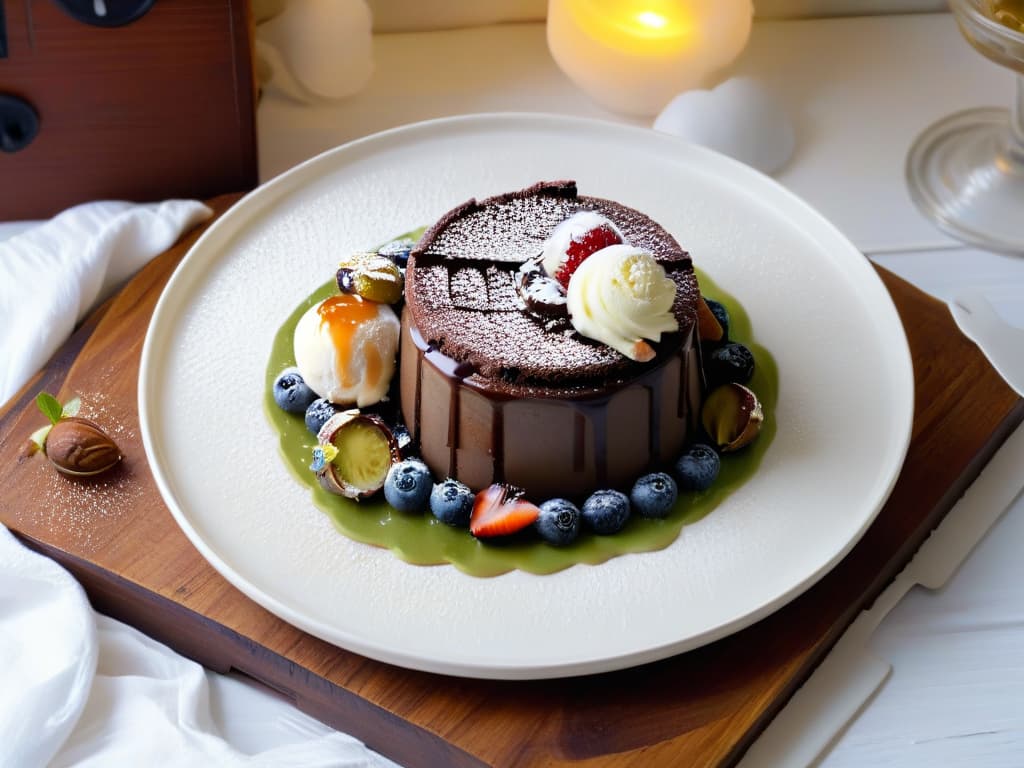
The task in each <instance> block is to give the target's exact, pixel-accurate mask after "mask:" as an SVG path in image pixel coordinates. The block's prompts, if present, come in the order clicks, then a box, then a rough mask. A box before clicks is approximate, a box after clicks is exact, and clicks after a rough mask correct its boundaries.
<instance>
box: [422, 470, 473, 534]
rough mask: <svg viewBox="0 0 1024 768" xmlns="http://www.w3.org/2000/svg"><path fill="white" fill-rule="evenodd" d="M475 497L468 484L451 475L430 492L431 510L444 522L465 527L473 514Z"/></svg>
mask: <svg viewBox="0 0 1024 768" xmlns="http://www.w3.org/2000/svg"><path fill="white" fill-rule="evenodd" d="M473 499H474V495H473V491H471V490H470V489H469V486H468V485H466V484H465V483H460V482H459V481H458V480H455V479H453V478H450V477H449V478H448V479H447V480H445V481H444V482H440V483H437V484H435V485H434V490H432V491H431V492H430V512H431V514H432V515H433V516H434V517H436V518H437V519H438V520H440V521H441V522H442V523H447V524H448V525H452V526H455V527H456V528H465V527H467V526H468V525H469V518H470V515H472V514H473Z"/></svg>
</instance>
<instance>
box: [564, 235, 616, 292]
mask: <svg viewBox="0 0 1024 768" xmlns="http://www.w3.org/2000/svg"><path fill="white" fill-rule="evenodd" d="M621 242H622V238H621V237H619V235H618V233H617V232H616V231H615V230H614V229H612V228H611V227H610V226H608V225H607V224H602V225H601V226H599V227H594V228H593V229H588V230H587V231H586V232H584V233H583V234H582V235H580V236H579V237H574V238H573V239H572V240H571V241H570V242H569V247H568V248H567V249H566V251H565V261H564V262H562V266H560V267H559V268H558V271H557V272H556V273H555V279H556V280H557V281H558V282H560V283H561V284H562V287H563V288H568V287H569V278H570V277H572V273H573V272H575V271H576V268H577V267H578V266H579V265H580V264H582V263H583V261H584V259H586V258H587V257H588V256H590V255H591V254H592V253H597V252H598V251H600V250H601V249H602V248H607V247H608V246H609V245H618V244H619V243H621Z"/></svg>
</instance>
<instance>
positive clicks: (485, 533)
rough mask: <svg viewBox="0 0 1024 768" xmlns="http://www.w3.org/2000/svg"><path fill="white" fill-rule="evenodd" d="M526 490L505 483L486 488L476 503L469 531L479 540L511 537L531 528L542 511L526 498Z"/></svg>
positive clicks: (474, 503)
mask: <svg viewBox="0 0 1024 768" xmlns="http://www.w3.org/2000/svg"><path fill="white" fill-rule="evenodd" d="M522 496H523V489H522V488H516V487H515V486H513V485H507V484H505V483H495V484H493V485H490V486H488V487H487V488H484V489H483V490H482V491H480V493H478V494H477V495H476V499H475V500H474V502H473V514H472V515H471V516H470V520H469V532H470V533H472V534H473V535H474V536H476V537H477V538H478V539H486V538H490V537H492V536H508V535H509V534H512V533H516V532H518V531H521V530H523V529H524V528H527V527H529V526H530V525H532V524H533V522H534V521H535V520H536V519H537V518H538V516H539V515H540V509H538V508H537V507H536V506H534V505H533V504H531V503H530V502H528V501H526V500H525V499H523V498H522Z"/></svg>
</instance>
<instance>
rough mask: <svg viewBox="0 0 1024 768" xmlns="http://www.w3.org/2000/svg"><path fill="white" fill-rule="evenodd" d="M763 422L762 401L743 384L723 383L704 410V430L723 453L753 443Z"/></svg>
mask: <svg viewBox="0 0 1024 768" xmlns="http://www.w3.org/2000/svg"><path fill="white" fill-rule="evenodd" d="M763 422H764V409H763V408H762V407H761V401H760V400H758V399H757V395H755V394H754V393H753V392H752V391H751V390H749V389H747V388H746V387H744V386H743V385H742V384H735V383H734V384H723V385H722V386H720V387H718V388H717V389H715V390H714V391H713V392H712V393H711V394H710V395H708V397H707V399H706V400H705V401H704V406H703V408H701V423H702V424H703V425H704V430H705V431H706V432H707V433H708V435H709V436H710V437H711V439H712V440H714V441H715V444H716V445H717V446H718V449H719V450H720V451H723V452H728V451H735V450H738V449H740V448H742V447H743V446H745V445H749V444H750V443H752V442H753V441H754V438H756V437H757V436H758V434H760V432H761V424H762V423H763Z"/></svg>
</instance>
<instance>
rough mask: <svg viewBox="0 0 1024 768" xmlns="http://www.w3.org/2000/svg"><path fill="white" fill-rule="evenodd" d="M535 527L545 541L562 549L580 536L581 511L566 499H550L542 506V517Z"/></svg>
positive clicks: (538, 519)
mask: <svg viewBox="0 0 1024 768" xmlns="http://www.w3.org/2000/svg"><path fill="white" fill-rule="evenodd" d="M533 525H534V527H535V528H536V529H537V533H539V534H540V537H541V538H542V539H544V541H546V542H547V543H548V544H554V545H555V546H556V547H562V546H565V545H566V544H571V543H572V542H573V541H575V540H576V537H577V536H579V533H580V511H579V509H578V508H577V507H576V505H575V504H573V503H572V502H570V501H566V500H565V499H549V500H548V501H545V502H544V503H543V504H541V505H540V516H539V517H538V518H537V519H536V521H534V523H533Z"/></svg>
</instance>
